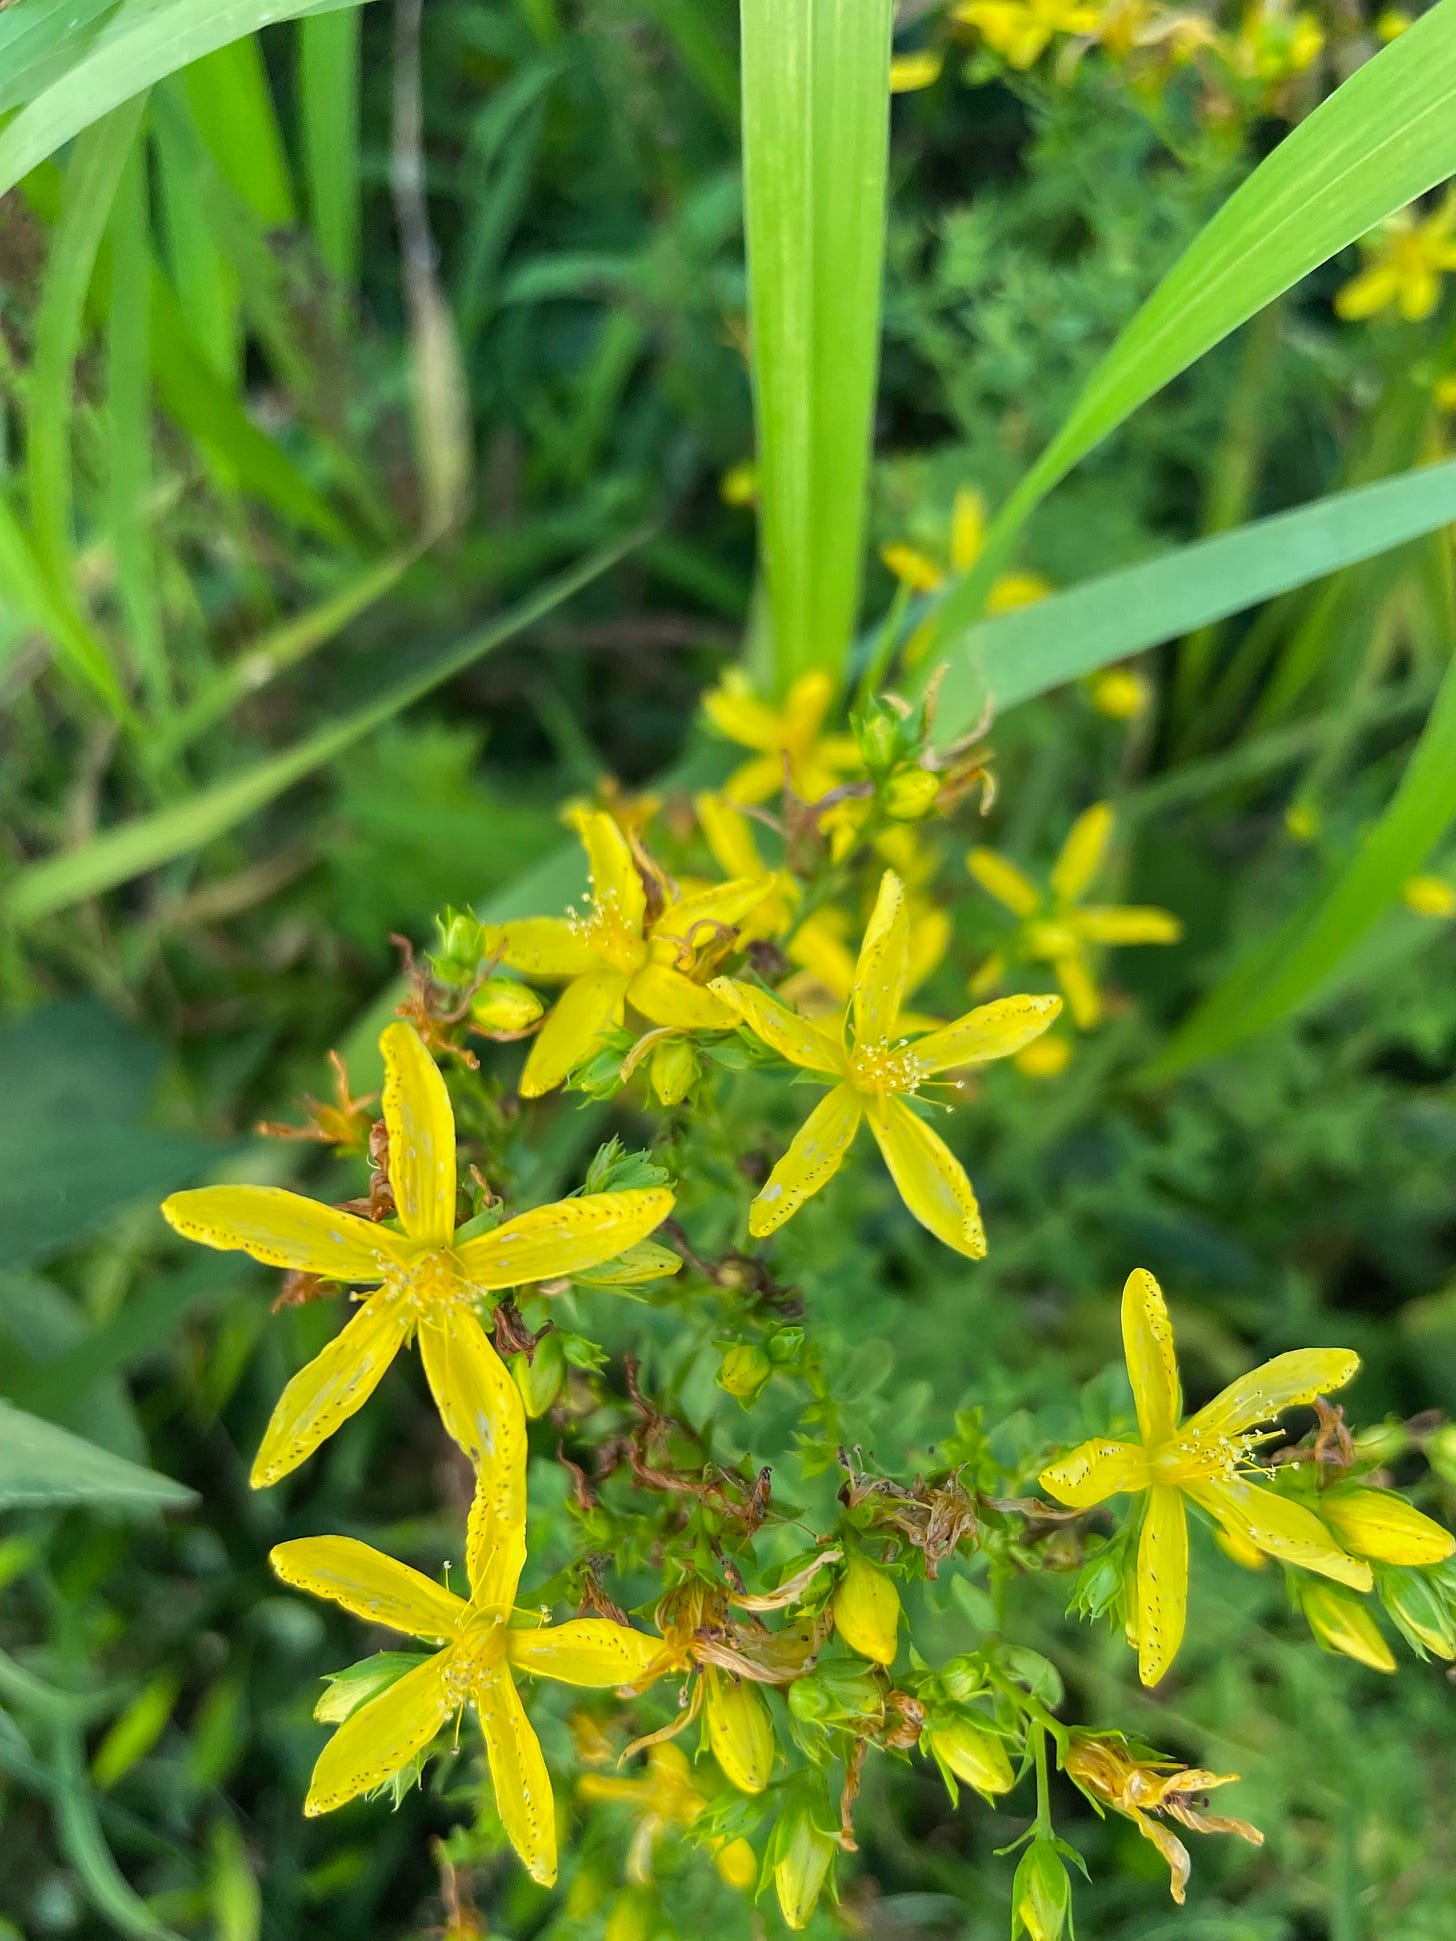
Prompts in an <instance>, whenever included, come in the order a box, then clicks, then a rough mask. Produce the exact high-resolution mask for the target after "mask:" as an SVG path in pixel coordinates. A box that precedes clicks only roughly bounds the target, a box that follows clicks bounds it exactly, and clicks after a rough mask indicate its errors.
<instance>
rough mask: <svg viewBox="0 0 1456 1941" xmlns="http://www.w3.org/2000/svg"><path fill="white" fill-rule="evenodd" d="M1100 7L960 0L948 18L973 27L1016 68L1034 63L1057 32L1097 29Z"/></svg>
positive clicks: (1077, 2)
mask: <svg viewBox="0 0 1456 1941" xmlns="http://www.w3.org/2000/svg"><path fill="white" fill-rule="evenodd" d="M1100 18H1101V8H1100V7H1095V6H1087V5H1085V4H1082V0H962V4H961V5H960V6H958V7H955V8H953V9H952V12H951V19H952V20H954V21H957V22H959V23H960V24H961V25H962V26H965V27H974V28H975V30H976V32H977V33H978V34H979V35H980V37H981V39H982V40H983V41H985V43H986V45H987V46H988V47H989V48H990V49H991V50H992V51H993V52H994V53H997V54H999V55H1000V56H1001V58H1002V59H1003V60H1004V61H1006V62H1007V63H1008V65H1009V66H1011V67H1015V68H1022V69H1025V68H1028V67H1031V66H1033V65H1034V64H1035V63H1036V61H1037V60H1038V59H1039V58H1040V56H1041V55H1042V54H1043V53H1044V52H1045V50H1046V48H1047V47H1048V46H1049V45H1050V44H1051V42H1052V39H1053V38H1054V37H1055V36H1056V35H1057V34H1091V33H1095V32H1096V31H1097V24H1098V21H1099V19H1100Z"/></svg>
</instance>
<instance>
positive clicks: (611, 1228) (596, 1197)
mask: <svg viewBox="0 0 1456 1941" xmlns="http://www.w3.org/2000/svg"><path fill="white" fill-rule="evenodd" d="M672 1207H673V1196H672V1194H671V1193H670V1192H669V1191H668V1189H667V1188H666V1187H665V1186H644V1187H637V1188H634V1189H633V1190H632V1191H630V1192H626V1193H587V1194H584V1195H583V1196H582V1197H581V1198H579V1199H574V1200H554V1201H552V1203H551V1204H550V1205H549V1206H536V1207H532V1209H531V1211H530V1212H529V1213H518V1214H517V1215H516V1217H515V1219H514V1220H507V1221H506V1223H505V1225H504V1226H499V1227H497V1228H496V1229H495V1231H494V1233H482V1234H481V1235H479V1237H478V1238H476V1239H474V1240H467V1241H466V1242H465V1243H464V1245H463V1246H460V1247H457V1248H456V1249H455V1258H456V1259H457V1260H458V1261H459V1263H460V1271H461V1273H462V1275H463V1276H464V1277H465V1279H466V1280H468V1281H469V1282H470V1283H471V1284H472V1286H475V1287H479V1288H485V1289H491V1288H497V1287H523V1286H525V1285H526V1283H527V1282H529V1281H547V1280H555V1279H556V1277H557V1276H558V1275H562V1274H574V1273H576V1272H577V1271H578V1270H579V1269H581V1268H584V1267H597V1266H599V1265H600V1264H601V1262H602V1261H604V1260H615V1258H616V1257H617V1255H618V1254H620V1253H623V1252H625V1251H626V1249H627V1248H628V1247H631V1246H635V1244H636V1243H637V1241H639V1240H645V1239H646V1238H647V1236H648V1234H649V1233H651V1232H652V1229H653V1228H654V1227H660V1226H661V1225H662V1223H663V1221H664V1220H665V1219H666V1218H667V1216H668V1214H669V1213H671V1211H672Z"/></svg>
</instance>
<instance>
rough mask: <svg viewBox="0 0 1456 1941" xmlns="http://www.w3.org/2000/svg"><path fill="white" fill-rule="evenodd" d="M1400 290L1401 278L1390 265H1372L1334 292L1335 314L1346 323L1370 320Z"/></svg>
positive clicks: (1391, 301) (1392, 299) (1392, 300)
mask: <svg viewBox="0 0 1456 1941" xmlns="http://www.w3.org/2000/svg"><path fill="white" fill-rule="evenodd" d="M1399 289H1400V279H1399V277H1398V276H1397V275H1396V272H1395V267H1394V265H1393V264H1391V263H1372V264H1370V266H1369V267H1368V268H1367V269H1363V270H1361V272H1360V274H1359V275H1358V276H1352V277H1351V279H1350V281H1349V282H1348V283H1346V284H1344V285H1343V287H1342V288H1340V289H1339V290H1337V291H1336V292H1335V315H1336V316H1338V317H1343V318H1344V320H1345V321H1346V323H1356V322H1358V321H1359V320H1360V319H1361V318H1362V317H1373V316H1374V315H1375V313H1376V311H1377V310H1383V309H1384V308H1385V307H1386V305H1387V304H1388V303H1393V302H1394V301H1395V298H1396V294H1397V292H1398V291H1399Z"/></svg>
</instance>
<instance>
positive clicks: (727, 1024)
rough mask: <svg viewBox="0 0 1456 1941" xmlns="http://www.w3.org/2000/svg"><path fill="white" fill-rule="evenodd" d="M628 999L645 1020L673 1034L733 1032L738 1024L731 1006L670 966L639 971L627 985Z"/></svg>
mask: <svg viewBox="0 0 1456 1941" xmlns="http://www.w3.org/2000/svg"><path fill="white" fill-rule="evenodd" d="M627 998H628V1001H629V1003H631V1004H632V1006H633V1007H634V1009H636V1010H638V1011H640V1012H641V1013H642V1015H643V1017H644V1018H647V1019H650V1021H651V1022H652V1023H653V1024H660V1025H666V1026H668V1027H669V1028H670V1029H671V1030H673V1031H731V1030H732V1028H733V1026H734V1025H735V1024H737V1022H738V1014H737V1013H736V1012H735V1011H734V1010H733V1008H732V1006H731V1005H727V1004H725V1003H724V1002H723V1000H722V998H720V997H715V996H714V995H713V993H712V992H711V991H708V990H705V989H704V988H703V986H702V985H701V984H694V983H693V982H692V980H691V979H690V978H687V977H684V976H683V975H682V973H681V972H680V971H675V970H669V969H668V967H667V965H666V964H648V965H647V966H646V967H645V969H643V970H640V971H638V973H637V975H636V976H635V977H634V978H633V979H632V982H631V983H630V984H629V985H628V986H627Z"/></svg>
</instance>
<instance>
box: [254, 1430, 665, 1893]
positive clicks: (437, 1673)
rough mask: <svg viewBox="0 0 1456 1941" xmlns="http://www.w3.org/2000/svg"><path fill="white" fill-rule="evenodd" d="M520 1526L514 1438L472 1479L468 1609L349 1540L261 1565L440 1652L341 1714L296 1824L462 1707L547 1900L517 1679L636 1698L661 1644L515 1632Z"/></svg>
mask: <svg viewBox="0 0 1456 1941" xmlns="http://www.w3.org/2000/svg"><path fill="white" fill-rule="evenodd" d="M525 1518H526V1438H525V1430H524V1427H522V1428H521V1430H520V1432H519V1434H518V1435H516V1436H513V1437H511V1438H510V1439H509V1440H508V1441H506V1442H504V1443H503V1444H502V1445H501V1446H499V1447H498V1448H497V1449H496V1450H495V1451H493V1452H492V1454H491V1455H490V1457H488V1459H487V1460H486V1462H485V1463H484V1464H483V1465H482V1468H481V1476H480V1483H479V1488H478V1491H477V1495H476V1499H475V1504H474V1506H473V1508H472V1510H471V1516H470V1528H469V1535H468V1539H467V1544H466V1559H465V1563H466V1575H467V1577H468V1580H469V1584H470V1597H469V1601H468V1602H467V1600H466V1599H464V1598H462V1597H457V1596H456V1595H455V1593H454V1592H453V1591H449V1590H446V1589H445V1588H444V1587H443V1585H440V1584H436V1583H434V1582H433V1581H432V1580H431V1579H430V1578H428V1577H426V1576H424V1575H422V1574H421V1572H419V1571H417V1570H411V1569H410V1568H409V1566H408V1565H407V1564H400V1563H396V1562H395V1561H394V1559H393V1558H391V1557H386V1556H383V1555H381V1553H380V1552H379V1551H377V1550H371V1549H370V1547H369V1545H368V1544H366V1543H359V1542H357V1541H356V1540H355V1539H354V1538H353V1537H300V1538H298V1539H296V1540H295V1541H294V1542H292V1543H280V1544H278V1545H277V1546H276V1547H275V1548H274V1549H273V1551H272V1552H271V1553H270V1558H269V1561H270V1562H271V1563H272V1565H273V1568H274V1570H276V1571H277V1573H278V1575H279V1576H280V1577H281V1578H282V1579H283V1581H284V1583H285V1584H291V1585H293V1587H294V1588H295V1589H297V1590H303V1591H308V1592H309V1593H310V1595H311V1596H314V1597H323V1598H328V1599H329V1600H330V1601H331V1602H333V1603H335V1604H341V1605H342V1606H343V1607H344V1609H345V1610H346V1611H352V1612H353V1613H354V1615H355V1616H356V1617H361V1618H363V1619H364V1621H365V1622H366V1623H367V1624H383V1625H387V1626H388V1627H389V1629H390V1630H392V1631H404V1632H407V1633H409V1634H411V1635H412V1636H414V1637H418V1638H425V1639H428V1640H430V1641H432V1642H434V1643H437V1644H438V1645H439V1646H440V1649H439V1650H437V1651H436V1652H435V1653H434V1655H433V1656H432V1657H430V1658H427V1659H426V1660H425V1662H424V1663H423V1664H421V1665H417V1666H416V1667H415V1668H414V1669H413V1670H412V1671H407V1672H406V1673H405V1675H404V1676H403V1677H402V1678H400V1679H398V1680H397V1681H396V1682H395V1683H394V1684H392V1685H390V1686H388V1687H387V1688H386V1689H385V1690H384V1691H382V1692H380V1693H379V1694H378V1695H377V1696H376V1697H374V1698H370V1699H368V1700H366V1701H365V1703H364V1704H363V1705H361V1706H360V1707H359V1708H358V1709H357V1710H356V1711H353V1712H351V1713H350V1714H349V1715H348V1717H347V1718H346V1719H345V1720H344V1722H343V1723H342V1724H341V1725H340V1726H339V1729H338V1730H337V1731H336V1732H335V1734H334V1736H333V1738H332V1739H330V1741H329V1743H328V1744H327V1745H326V1746H325V1747H324V1749H323V1751H322V1752H321V1753H320V1755H319V1759H318V1764H317V1765H316V1766H315V1767H314V1769H313V1778H312V1780H311V1782H310V1784H309V1789H308V1797H307V1798H306V1799H305V1801H304V1805H303V1810H304V1812H305V1813H307V1814H309V1815H314V1814H318V1813H331V1812H332V1811H333V1810H334V1808H335V1807H338V1806H343V1805H344V1804H345V1803H346V1802H347V1801H348V1800H351V1799H356V1798H357V1797H358V1796H359V1794H361V1793H371V1792H373V1791H374V1790H375V1789H376V1788H377V1787H380V1786H382V1785H384V1783H385V1782H386V1781H387V1780H389V1779H391V1778H393V1776H394V1775H395V1774H396V1773H397V1772H400V1771H401V1770H402V1769H403V1768H404V1767H405V1766H407V1765H408V1764H409V1762H410V1761H411V1760H412V1759H413V1758H414V1757H415V1755H416V1754H417V1753H419V1752H423V1751H424V1749H425V1747H426V1746H428V1745H429V1743H430V1741H431V1740H432V1739H433V1738H434V1737H435V1734H436V1733H437V1732H439V1731H440V1729H441V1727H442V1726H444V1725H446V1724H447V1723H448V1722H449V1720H451V1719H452V1718H454V1717H456V1716H457V1715H458V1714H459V1713H460V1712H462V1711H463V1710H464V1709H465V1707H466V1706H467V1705H473V1706H474V1707H475V1710H476V1713H477V1715H478V1716H479V1719H480V1726H481V1731H482V1733H483V1734H484V1737H485V1752H486V1758H487V1760H488V1761H489V1764H490V1776H491V1783H492V1785H493V1786H494V1788H495V1801H496V1808H497V1811H498V1812H499V1813H500V1816H501V1823H502V1824H503V1826H504V1827H505V1830H506V1834H507V1836H508V1838H509V1839H510V1842H511V1845H512V1846H513V1847H514V1848H515V1850H516V1852H517V1853H518V1854H519V1855H520V1856H521V1859H522V1860H523V1861H524V1863H525V1866H526V1870H527V1872H528V1873H529V1874H530V1875H531V1877H532V1879H533V1880H538V1881H540V1882H541V1884H542V1885H543V1886H545V1887H549V1886H550V1885H551V1884H552V1882H553V1881H554V1880H555V1879H556V1807H555V1802H554V1800H553V1798H552V1793H551V1779H550V1775H549V1774H548V1773H547V1771H546V1761H545V1759H544V1758H543V1757H542V1754H541V1746H540V1742H539V1740H538V1739H537V1737H536V1734H535V1731H534V1730H533V1728H532V1725H531V1722H530V1720H529V1719H528V1718H527V1717H526V1710H525V1707H524V1706H523V1705H522V1703H521V1695H520V1693H519V1692H518V1691H517V1689H516V1679H515V1674H517V1673H520V1672H525V1673H527V1674H528V1675H529V1676H531V1677H534V1678H554V1679H556V1680H558V1681H559V1682H560V1683H561V1684H563V1685H580V1686H588V1687H594V1688H597V1689H600V1688H602V1687H614V1686H619V1685H638V1684H641V1683H642V1681H643V1680H644V1679H647V1678H649V1677H650V1676H651V1675H652V1672H653V1667H654V1666H655V1664H656V1663H657V1662H658V1661H659V1659H660V1657H661V1653H662V1640H661V1639H660V1638H651V1637H648V1636H647V1634H646V1633H645V1632H642V1631H634V1630H632V1629H631V1628H630V1627H629V1626H627V1625H623V1624H616V1623H613V1622H612V1621H611V1620H610V1619H609V1618H572V1619H570V1620H569V1621H568V1622H567V1623H565V1624H554V1625H546V1626H540V1625H524V1626H519V1627H518V1626H516V1625H513V1624H512V1622H511V1619H512V1613H513V1606H514V1604H515V1598H516V1587H517V1585H518V1584H519V1582H520V1577H521V1570H522V1568H523V1567H524V1564H525V1561H526V1537H525ZM326 1704H327V1701H326Z"/></svg>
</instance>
